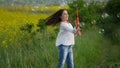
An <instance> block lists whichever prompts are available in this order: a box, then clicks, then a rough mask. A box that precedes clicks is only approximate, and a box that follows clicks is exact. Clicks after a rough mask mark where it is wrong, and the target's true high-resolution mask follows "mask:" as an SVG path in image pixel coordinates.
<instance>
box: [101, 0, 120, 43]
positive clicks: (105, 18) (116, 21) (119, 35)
mask: <svg viewBox="0 0 120 68" xmlns="http://www.w3.org/2000/svg"><path fill="white" fill-rule="evenodd" d="M99 27H100V28H102V29H104V35H105V37H107V38H109V39H110V40H111V42H112V43H113V45H120V0H109V1H108V3H107V4H106V6H105V8H104V12H103V14H102V16H101V19H100V20H99Z"/></svg>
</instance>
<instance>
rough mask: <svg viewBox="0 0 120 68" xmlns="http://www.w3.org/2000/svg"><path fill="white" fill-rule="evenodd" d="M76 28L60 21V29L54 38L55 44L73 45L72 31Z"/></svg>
mask: <svg viewBox="0 0 120 68" xmlns="http://www.w3.org/2000/svg"><path fill="white" fill-rule="evenodd" d="M75 31H76V29H75V28H73V26H72V25H71V24H70V23H65V22H61V23H60V31H59V33H58V36H57V39H56V46H59V45H61V44H63V45H66V46H69V45H74V33H75Z"/></svg>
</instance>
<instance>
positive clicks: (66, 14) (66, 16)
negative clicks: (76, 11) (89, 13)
mask: <svg viewBox="0 0 120 68" xmlns="http://www.w3.org/2000/svg"><path fill="white" fill-rule="evenodd" d="M68 17H69V15H68V12H67V11H66V10H64V11H63V13H62V15H61V20H62V21H68Z"/></svg>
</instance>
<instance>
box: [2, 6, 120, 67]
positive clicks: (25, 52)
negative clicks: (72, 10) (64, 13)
mask: <svg viewBox="0 0 120 68" xmlns="http://www.w3.org/2000/svg"><path fill="white" fill-rule="evenodd" d="M36 8H37V9H36ZM59 8H61V7H58V6H50V7H45V6H42V7H32V6H1V7H0V13H1V14H0V68H56V65H57V62H58V49H57V47H56V46H55V38H56V36H57V32H58V31H57V32H56V31H55V28H52V27H46V28H47V29H44V31H36V30H37V29H38V27H37V24H38V22H39V19H45V18H47V17H48V16H49V15H50V14H52V13H54V12H55V11H56V10H58V9H59ZM27 23H29V24H31V23H32V24H33V26H34V27H33V28H32V32H27V31H22V30H20V27H21V26H24V25H25V24H27ZM43 23H44V22H43ZM75 42H76V43H75V45H74V48H73V50H74V65H75V68H108V67H109V68H110V67H112V65H111V64H114V62H112V61H115V62H119V61H117V60H118V59H119V57H118V53H119V48H118V47H116V46H115V49H116V48H117V49H116V51H115V52H114V50H113V51H112V50H111V49H110V48H112V47H110V48H109V49H107V47H109V46H110V45H111V44H110V42H109V41H107V40H106V39H104V38H103V36H102V35H101V34H100V33H99V29H98V28H97V27H91V29H88V30H85V31H84V29H83V30H82V36H81V37H79V36H76V39H75ZM110 51H111V52H112V53H113V54H114V53H116V54H115V56H113V57H112V58H109V56H110V55H111V54H108V53H109V52H110ZM111 56H112V55H111ZM113 59H114V60H113Z"/></svg>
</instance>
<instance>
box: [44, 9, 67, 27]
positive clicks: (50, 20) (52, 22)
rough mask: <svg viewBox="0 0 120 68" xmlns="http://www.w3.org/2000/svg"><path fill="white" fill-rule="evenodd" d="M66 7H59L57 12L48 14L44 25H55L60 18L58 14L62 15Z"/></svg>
mask: <svg viewBox="0 0 120 68" xmlns="http://www.w3.org/2000/svg"><path fill="white" fill-rule="evenodd" d="M64 10H66V9H60V10H58V11H57V12H55V13H54V14H52V15H51V16H49V17H48V18H47V19H46V21H45V25H53V26H55V25H57V24H58V23H60V21H61V18H60V16H62V13H63V11H64Z"/></svg>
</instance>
